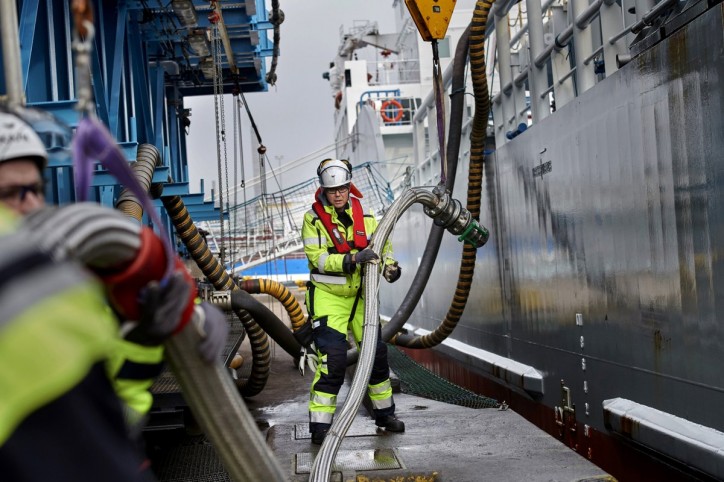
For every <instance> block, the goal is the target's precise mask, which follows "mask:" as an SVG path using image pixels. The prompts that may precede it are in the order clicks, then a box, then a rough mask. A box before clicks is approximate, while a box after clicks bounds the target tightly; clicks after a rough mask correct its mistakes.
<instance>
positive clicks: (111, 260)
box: [23, 203, 141, 269]
mask: <svg viewBox="0 0 724 482" xmlns="http://www.w3.org/2000/svg"><path fill="white" fill-rule="evenodd" d="M23 224H24V226H25V227H27V228H28V231H29V232H30V233H31V235H32V236H33V237H34V238H37V240H38V242H39V243H40V245H41V246H42V247H43V248H44V249H47V250H48V252H50V253H52V254H53V256H54V257H55V258H56V259H68V258H70V257H72V258H73V259H74V260H77V261H79V262H80V263H81V264H83V265H85V266H88V267H90V268H93V269H99V268H100V269H105V268H112V267H114V266H119V265H123V264H125V263H127V262H128V261H130V260H131V259H133V258H134V257H135V256H136V253H138V250H139V248H140V247H141V238H140V233H141V227H140V226H139V225H136V224H133V223H129V222H128V220H127V219H126V218H125V217H123V216H121V214H120V213H115V212H113V211H111V212H109V211H108V209H107V208H103V207H101V206H99V205H98V204H95V203H77V204H69V205H67V206H63V207H60V208H59V207H56V206H48V207H45V208H43V209H40V210H38V211H35V212H34V213H31V214H30V215H28V216H27V217H26V218H25V220H24V222H23Z"/></svg>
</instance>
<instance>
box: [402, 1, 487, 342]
mask: <svg viewBox="0 0 724 482" xmlns="http://www.w3.org/2000/svg"><path fill="white" fill-rule="evenodd" d="M492 4H493V2H492V1H490V0H483V1H478V2H477V3H476V4H475V10H474V12H473V20H472V22H471V24H470V65H471V72H472V80H473V90H474V93H475V115H474V117H473V127H472V132H471V135H470V169H469V172H468V196H467V204H466V208H467V210H468V211H469V212H470V214H471V215H472V216H473V218H474V219H475V220H478V219H479V218H480V199H481V193H482V179H483V161H484V149H485V138H486V130H487V125H488V113H489V111H490V98H489V93H488V81H487V77H486V76H485V25H486V23H487V21H488V12H489V11H490V7H491V6H492ZM476 253H477V248H476V247H475V246H472V245H470V244H468V243H465V244H464V245H463V253H462V258H461V260H460V272H459V275H458V282H457V286H456V287H455V295H454V297H453V301H452V303H451V304H450V308H449V309H448V312H447V314H446V315H445V319H444V320H443V321H442V322H441V323H440V325H439V326H438V327H437V328H436V329H435V330H434V331H433V332H432V333H429V334H427V335H424V336H410V335H403V334H398V335H396V336H394V337H393V338H391V339H390V342H391V343H395V344H397V345H400V346H404V347H406V348H429V347H432V346H435V345H438V344H440V343H442V341H443V340H445V338H447V337H448V336H449V335H450V334H451V333H452V332H453V330H454V329H455V327H456V326H457V323H458V322H459V321H460V317H461V316H462V314H463V311H464V310H465V305H466V304H467V301H468V296H469V294H470V287H471V286H472V281H473V274H474V272H475V259H476Z"/></svg>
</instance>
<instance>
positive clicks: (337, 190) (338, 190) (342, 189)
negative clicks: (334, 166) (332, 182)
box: [324, 184, 349, 194]
mask: <svg viewBox="0 0 724 482" xmlns="http://www.w3.org/2000/svg"><path fill="white" fill-rule="evenodd" d="M324 192H325V193H327V194H347V193H348V192H349V184H346V185H344V186H338V187H327V188H324Z"/></svg>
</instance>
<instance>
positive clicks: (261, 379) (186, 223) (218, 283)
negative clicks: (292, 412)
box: [161, 196, 271, 397]
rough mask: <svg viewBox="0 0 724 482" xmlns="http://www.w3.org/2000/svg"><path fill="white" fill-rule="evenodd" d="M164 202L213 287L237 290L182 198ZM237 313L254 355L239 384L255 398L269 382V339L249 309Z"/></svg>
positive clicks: (166, 199) (240, 388)
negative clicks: (247, 374) (249, 371)
mask: <svg viewBox="0 0 724 482" xmlns="http://www.w3.org/2000/svg"><path fill="white" fill-rule="evenodd" d="M161 202H163V205H164V207H165V208H166V211H167V212H168V215H169V216H170V218H171V221H172V222H173V225H174V227H175V228H176V233H177V234H178V235H179V238H181V240H182V241H183V243H184V245H186V248H187V249H188V250H189V253H191V257H192V258H193V259H194V261H196V264H197V265H198V267H199V268H200V269H201V271H202V272H203V273H204V275H205V276H206V277H207V278H208V279H209V281H211V283H212V284H213V285H214V288H215V289H217V290H218V291H226V290H231V291H234V290H238V289H239V287H238V286H236V284H235V283H234V281H233V280H232V279H231V277H230V276H229V275H228V274H227V273H226V271H225V270H224V268H223V266H221V263H219V261H218V260H217V259H216V258H214V256H213V255H212V254H211V251H210V250H209V247H208V245H207V244H206V241H204V238H203V237H201V235H200V234H199V231H198V229H196V226H194V223H193V221H192V219H191V216H190V215H189V212H188V209H186V206H185V205H184V203H183V201H182V200H181V198H180V197H179V196H167V197H164V196H162V197H161ZM234 313H236V316H238V317H239V320H241V323H242V325H244V329H245V330H246V333H247V335H249V342H250V343H251V352H252V366H251V374H250V375H249V378H248V380H237V385H238V389H239V392H240V393H241V395H242V396H244V397H253V396H254V395H258V394H259V393H260V392H261V391H262V390H263V389H264V386H265V385H266V382H267V380H268V379H269V370H270V364H271V350H270V348H269V339H268V338H267V336H266V333H265V332H264V330H262V329H261V327H260V326H259V325H258V324H257V323H256V321H254V319H253V318H252V317H251V316H250V315H249V313H248V312H247V311H246V310H242V309H237V310H234Z"/></svg>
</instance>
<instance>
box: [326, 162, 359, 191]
mask: <svg viewBox="0 0 724 482" xmlns="http://www.w3.org/2000/svg"><path fill="white" fill-rule="evenodd" d="M317 176H319V185H320V186H322V187H323V188H331V187H339V186H344V185H345V184H349V183H350V182H352V165H351V164H350V163H349V161H347V160H346V159H343V160H339V159H325V160H323V161H322V162H320V163H319V167H318V168H317Z"/></svg>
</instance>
